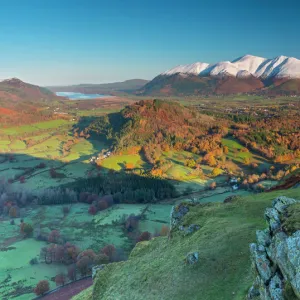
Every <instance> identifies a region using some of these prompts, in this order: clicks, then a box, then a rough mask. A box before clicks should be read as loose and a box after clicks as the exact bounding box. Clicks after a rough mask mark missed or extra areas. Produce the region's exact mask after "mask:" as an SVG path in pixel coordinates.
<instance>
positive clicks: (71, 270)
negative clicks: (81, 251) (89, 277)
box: [68, 264, 77, 281]
mask: <svg viewBox="0 0 300 300" xmlns="http://www.w3.org/2000/svg"><path fill="white" fill-rule="evenodd" d="M76 275H77V273H76V265H75V264H73V265H71V266H70V267H68V278H69V279H70V280H71V281H74V280H76V278H77V276H76Z"/></svg>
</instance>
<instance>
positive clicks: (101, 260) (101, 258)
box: [94, 253, 109, 265]
mask: <svg viewBox="0 0 300 300" xmlns="http://www.w3.org/2000/svg"><path fill="white" fill-rule="evenodd" d="M94 263H95V265H104V264H108V263H109V257H108V256H107V255H106V254H104V253H100V254H98V255H96V257H95V258H94Z"/></svg>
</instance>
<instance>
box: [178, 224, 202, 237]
mask: <svg viewBox="0 0 300 300" xmlns="http://www.w3.org/2000/svg"><path fill="white" fill-rule="evenodd" d="M178 228H179V230H181V231H183V232H184V235H187V234H191V233H194V232H195V231H197V230H199V229H200V226H199V225H196V224H191V225H189V226H182V225H181V226H179V227H178Z"/></svg>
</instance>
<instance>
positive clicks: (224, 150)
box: [223, 146, 229, 155]
mask: <svg viewBox="0 0 300 300" xmlns="http://www.w3.org/2000/svg"><path fill="white" fill-rule="evenodd" d="M223 152H224V154H226V155H227V154H228V153H229V148H228V147H227V146H224V147H223Z"/></svg>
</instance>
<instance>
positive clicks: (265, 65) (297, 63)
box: [160, 55, 300, 80]
mask: <svg viewBox="0 0 300 300" xmlns="http://www.w3.org/2000/svg"><path fill="white" fill-rule="evenodd" d="M177 73H183V74H192V75H198V76H203V77H204V76H212V77H214V76H216V77H218V76H221V77H222V76H224V75H225V76H234V77H240V78H245V77H250V76H254V77H257V78H261V79H264V80H265V79H269V78H300V60H298V59H296V58H294V57H287V56H278V57H275V58H274V59H267V58H263V57H258V56H253V55H245V56H242V57H240V58H238V59H235V60H233V61H231V62H230V61H222V62H218V63H216V64H207V63H201V62H196V63H194V64H190V65H180V66H177V67H175V68H173V69H170V70H168V71H166V72H163V73H161V74H160V75H173V74H177Z"/></svg>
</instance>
